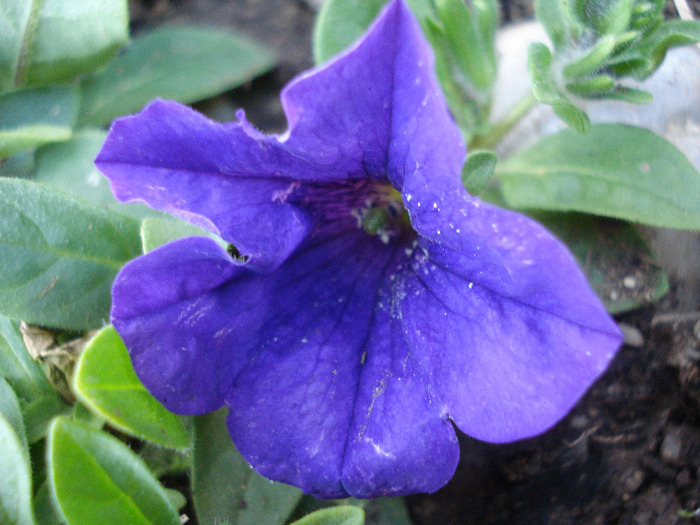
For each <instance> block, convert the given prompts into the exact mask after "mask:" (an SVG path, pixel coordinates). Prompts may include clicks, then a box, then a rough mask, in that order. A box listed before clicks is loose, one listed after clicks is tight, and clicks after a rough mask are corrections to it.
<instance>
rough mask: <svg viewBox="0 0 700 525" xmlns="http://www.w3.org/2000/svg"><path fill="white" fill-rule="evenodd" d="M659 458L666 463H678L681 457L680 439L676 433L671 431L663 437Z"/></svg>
mask: <svg viewBox="0 0 700 525" xmlns="http://www.w3.org/2000/svg"><path fill="white" fill-rule="evenodd" d="M661 457H662V458H663V460H664V461H666V462H667V463H678V460H679V459H680V457H681V439H680V436H679V435H678V434H677V433H676V432H674V431H671V432H669V433H668V434H666V435H665V436H664V440H663V441H662V442H661Z"/></svg>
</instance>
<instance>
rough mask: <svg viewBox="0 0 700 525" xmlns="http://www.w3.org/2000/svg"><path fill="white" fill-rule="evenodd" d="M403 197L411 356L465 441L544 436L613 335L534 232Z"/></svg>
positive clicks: (568, 259) (489, 209)
mask: <svg viewBox="0 0 700 525" xmlns="http://www.w3.org/2000/svg"><path fill="white" fill-rule="evenodd" d="M431 190H432V186H431ZM414 193H416V195H418V198H417V199H416V200H415V201H414V203H413V208H412V209H411V221H412V223H413V224H414V227H416V229H417V230H418V232H419V233H420V234H421V236H422V237H421V239H420V243H419V245H418V246H417V247H416V255H415V256H414V257H415V259H414V271H415V277H414V278H413V279H412V280H410V281H409V282H408V283H407V286H406V296H405V299H404V301H403V305H402V310H401V311H402V314H403V319H404V325H405V329H406V331H407V333H408V334H412V336H411V337H412V338H411V339H410V343H411V348H413V349H414V350H415V351H416V352H420V355H421V356H423V358H424V359H425V362H426V363H427V362H428V361H429V362H431V366H432V371H433V372H432V373H433V384H434V385H435V390H436V392H439V394H438V396H439V397H440V398H441V399H442V401H443V403H444V404H445V410H446V411H447V412H448V413H449V415H450V416H451V417H452V418H453V419H454V421H455V423H456V424H457V425H458V426H459V427H460V429H462V430H463V431H464V432H466V433H468V434H469V435H471V436H474V437H476V438H479V439H483V440H486V441H494V442H504V441H512V440H516V439H521V438H525V437H529V436H532V435H535V434H538V433H541V432H543V431H544V430H546V429H547V428H549V427H551V426H552V425H553V424H554V423H556V422H557V421H558V420H559V419H561V418H562V417H563V416H564V415H566V413H567V412H568V411H569V410H570V409H571V407H572V406H573V405H574V404H575V403H576V401H577V400H578V399H579V398H580V397H581V396H582V395H583V393H584V392H585V391H586V389H587V388H588V387H589V386H590V385H591V383H592V382H593V381H594V380H595V379H596V378H597V377H598V376H599V375H600V374H601V373H602V372H603V370H605V368H606V366H607V364H608V363H609V361H610V359H611V358H612V356H613V355H614V353H615V351H616V350H617V348H618V347H619V345H620V344H621V342H622V337H621V334H620V331H619V330H618V328H617V327H616V325H615V323H614V322H613V321H612V319H611V318H610V317H609V316H608V314H607V313H606V311H605V309H604V307H603V305H602V304H601V302H600V300H599V299H598V298H597V297H596V296H595V294H594V293H593V291H592V290H591V289H590V287H589V285H588V284H587V282H586V279H585V277H584V276H583V275H582V273H581V271H580V270H579V269H578V267H577V265H576V262H575V261H574V259H573V257H572V256H571V255H570V254H569V253H568V251H567V250H566V248H565V247H564V246H562V245H561V244H560V243H559V241H557V240H556V239H555V238H554V237H552V235H551V234H549V233H548V232H547V231H546V230H544V228H542V227H541V226H540V225H538V224H536V223H535V222H533V221H531V220H529V219H527V218H526V217H524V216H522V215H519V214H516V213H514V212H510V211H506V210H500V209H498V208H496V207H494V206H491V205H489V204H486V203H483V202H481V201H479V200H477V199H473V198H471V197H468V196H467V195H466V193H465V194H463V195H462V196H461V198H459V197H458V196H457V195H455V194H454V193H453V194H448V195H447V196H445V197H444V198H442V196H437V195H431V193H430V190H428V191H426V192H424V193H425V194H426V195H425V199H423V195H422V194H421V193H420V192H414ZM419 202H421V203H422V205H421V206H420V207H419V206H418V203H419ZM433 204H434V206H433ZM438 327H439V328H438Z"/></svg>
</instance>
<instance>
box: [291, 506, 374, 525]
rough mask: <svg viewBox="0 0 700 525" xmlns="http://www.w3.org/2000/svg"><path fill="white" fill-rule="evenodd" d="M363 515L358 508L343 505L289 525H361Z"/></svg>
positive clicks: (317, 512)
mask: <svg viewBox="0 0 700 525" xmlns="http://www.w3.org/2000/svg"><path fill="white" fill-rule="evenodd" d="M364 522H365V513H364V511H363V510H362V509H361V508H360V507H353V506H350V505H343V506H339V507H329V508H327V509H321V510H317V511H316V512H312V513H311V514H309V515H308V516H305V517H303V518H301V519H300V520H297V521H295V522H294V523H292V524H291V525H362V524H363V523H364Z"/></svg>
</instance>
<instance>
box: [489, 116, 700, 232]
mask: <svg viewBox="0 0 700 525" xmlns="http://www.w3.org/2000/svg"><path fill="white" fill-rule="evenodd" d="M496 175H497V178H498V179H499V180H500V181H501V187H502V190H503V195H504V197H505V200H506V202H507V203H508V205H509V206H511V207H513V208H520V209H542V210H559V211H580V212H584V213H592V214H595V215H603V216H608V217H615V218H620V219H625V220H629V221H633V222H639V223H643V224H649V225H652V226H663V227H669V228H680V229H700V174H699V173H698V172H697V171H696V170H695V168H693V166H692V165H691V164H690V162H688V160H687V159H686V158H685V157H684V156H683V154H682V153H681V152H680V151H678V149H676V147H675V146H673V145H672V144H671V143H669V142H668V141H666V140H665V139H663V138H661V137H659V136H658V135H655V134H654V133H652V132H650V131H647V130H645V129H641V128H635V127H631V126H623V125H620V124H599V125H595V126H591V129H590V130H589V132H588V134H587V135H585V136H580V135H576V134H574V133H572V132H570V131H568V130H566V131H563V132H560V133H557V134H555V135H552V136H550V137H547V138H545V139H543V140H542V141H540V142H539V143H538V144H536V145H534V146H532V147H531V148H529V149H527V150H525V151H522V152H520V153H517V154H515V155H513V156H512V157H510V158H508V159H507V160H506V161H504V162H502V163H501V164H499V167H498V170H497V172H496Z"/></svg>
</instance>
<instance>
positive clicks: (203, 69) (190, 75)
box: [78, 26, 274, 125]
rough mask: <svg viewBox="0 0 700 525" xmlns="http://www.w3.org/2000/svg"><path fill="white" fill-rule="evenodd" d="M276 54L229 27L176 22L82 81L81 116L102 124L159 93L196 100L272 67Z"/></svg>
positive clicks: (139, 41)
mask: <svg viewBox="0 0 700 525" xmlns="http://www.w3.org/2000/svg"><path fill="white" fill-rule="evenodd" d="M273 64H274V59H273V57H272V55H271V54H270V53H269V52H268V51H266V50H265V49H263V48H261V47H260V46H259V45H257V44H254V43H253V42H251V41H249V40H247V39H245V38H243V37H241V36H239V35H237V34H234V33H231V32H230V31H222V30H218V29H214V28H211V27H207V28H204V27H187V26H174V27H165V28H161V29H157V30H155V31H153V32H151V33H148V34H146V35H145V36H143V37H140V38H137V39H135V40H134V42H133V43H132V44H131V45H130V46H129V47H128V48H127V49H126V51H125V52H124V53H123V54H121V55H119V56H118V57H117V58H116V59H114V60H113V61H112V62H111V63H110V64H109V65H108V66H107V67H106V68H105V69H103V70H102V71H100V72H99V73H95V74H94V75H90V76H87V77H85V78H84V79H83V80H82V82H81V84H80V87H81V93H82V100H83V102H82V105H81V108H80V109H81V111H80V116H79V118H78V120H79V122H80V123H81V124H83V125H86V124H87V125H102V124H107V123H109V122H110V121H111V120H112V119H114V118H115V117H119V116H122V115H126V114H130V113H134V112H137V111H139V110H140V109H141V108H143V106H144V105H146V103H148V102H149V101H150V100H152V99H154V98H156V97H162V98H168V99H174V100H178V101H180V102H185V103H189V102H195V101H197V100H202V99H205V98H208V97H211V96H213V95H217V94H219V93H221V92H223V91H227V90H229V89H232V88H234V87H237V86H240V85H242V84H244V83H245V82H248V81H249V80H252V79H253V78H255V77H256V76H258V75H260V74H261V73H264V72H265V71H267V70H268V69H270V68H271V67H272V65H273Z"/></svg>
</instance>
